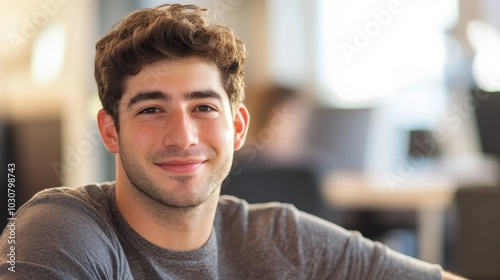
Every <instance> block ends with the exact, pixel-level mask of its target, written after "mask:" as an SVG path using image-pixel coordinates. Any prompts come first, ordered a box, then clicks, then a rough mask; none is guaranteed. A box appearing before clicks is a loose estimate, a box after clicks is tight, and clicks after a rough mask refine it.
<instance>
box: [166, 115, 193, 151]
mask: <svg viewBox="0 0 500 280" xmlns="http://www.w3.org/2000/svg"><path fill="white" fill-rule="evenodd" d="M166 122H167V123H166V127H165V129H166V133H165V137H164V139H163V144H164V145H165V146H167V147H175V148H177V149H178V150H181V151H184V150H187V149H188V148H189V147H190V146H195V145H197V144H198V128H197V125H196V123H195V120H194V119H192V118H191V117H190V114H189V112H187V111H184V110H181V109H179V110H175V111H174V112H171V113H170V115H169V117H168V118H167V121H166Z"/></svg>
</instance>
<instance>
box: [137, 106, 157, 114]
mask: <svg viewBox="0 0 500 280" xmlns="http://www.w3.org/2000/svg"><path fill="white" fill-rule="evenodd" d="M159 112H160V109H158V108H155V107H148V108H146V109H143V110H141V111H139V115H141V114H144V115H149V114H156V113H159Z"/></svg>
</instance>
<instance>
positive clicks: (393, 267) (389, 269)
mask: <svg viewBox="0 0 500 280" xmlns="http://www.w3.org/2000/svg"><path fill="white" fill-rule="evenodd" d="M293 212H295V213H294V215H292V217H294V219H295V223H296V224H297V235H298V236H299V239H300V241H299V243H300V244H303V246H301V247H302V250H300V251H301V253H302V254H303V255H302V257H303V258H304V259H305V260H307V261H304V262H303V263H306V266H305V268H304V270H308V271H309V273H310V276H311V278H310V279H384V280H391V279H395V280H396V279H407V280H413V279H415V280H417V279H422V280H424V279H425V280H432V279H436V280H438V279H439V280H440V279H442V278H441V271H442V270H441V267H440V266H439V265H433V264H429V263H426V262H423V261H420V260H417V259H415V258H411V257H408V256H405V255H403V254H400V253H397V252H395V251H393V250H391V249H389V248H388V247H387V246H385V245H383V244H381V243H379V242H373V241H371V240H368V239H366V238H364V237H363V236H361V234H359V233H358V232H352V231H348V230H345V229H343V228H341V227H339V226H336V225H334V224H331V223H329V222H326V221H323V220H321V219H319V218H316V217H314V216H311V215H308V214H305V213H302V212H298V211H296V210H295V211H293Z"/></svg>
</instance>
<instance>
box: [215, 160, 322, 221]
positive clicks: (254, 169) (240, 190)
mask: <svg viewBox="0 0 500 280" xmlns="http://www.w3.org/2000/svg"><path fill="white" fill-rule="evenodd" d="M227 180H228V181H226V182H225V183H224V184H223V187H222V190H221V193H222V194H228V195H233V196H236V197H238V198H242V199H245V200H246V201H248V202H249V203H262V202H272V201H277V202H284V203H290V204H293V205H295V207H297V208H298V209H299V210H302V211H304V212H307V213H310V214H313V215H316V216H319V217H323V218H324V213H325V212H324V210H325V208H326V207H325V205H324V202H323V199H322V197H321V194H320V185H319V179H318V178H317V175H316V174H315V173H314V172H313V170H311V169H308V168H306V167H301V166H262V167H258V166H245V167H244V168H242V170H241V172H240V173H239V174H236V175H229V177H228V179H227Z"/></svg>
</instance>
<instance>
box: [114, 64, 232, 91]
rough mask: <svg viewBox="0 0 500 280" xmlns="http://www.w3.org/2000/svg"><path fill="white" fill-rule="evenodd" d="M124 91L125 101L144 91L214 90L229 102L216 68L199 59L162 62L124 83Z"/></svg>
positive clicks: (151, 65)
mask: <svg viewBox="0 0 500 280" xmlns="http://www.w3.org/2000/svg"><path fill="white" fill-rule="evenodd" d="M124 89H125V90H124V95H123V97H122V99H130V98H132V97H133V96H134V95H136V94H138V93H140V92H145V91H161V92H165V93H168V94H169V95H176V94H184V93H189V92H193V91H204V90H205V91H206V90H212V91H215V92H218V93H219V94H220V95H221V96H222V97H223V98H224V99H227V100H229V99H228V96H227V92H226V91H225V89H224V86H223V84H222V80H221V75H220V71H219V69H218V68H217V66H215V65H214V64H213V63H210V62H207V61H204V60H202V59H200V58H196V57H190V58H184V59H178V60H162V61H159V62H156V63H152V64H149V65H146V66H145V67H143V69H142V70H141V71H140V72H139V73H138V74H136V75H134V76H130V77H128V78H127V79H126V80H125V88H124Z"/></svg>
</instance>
